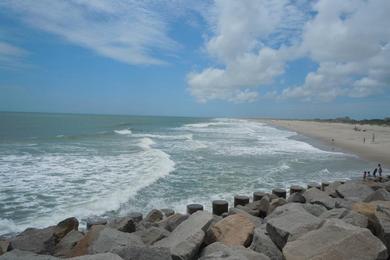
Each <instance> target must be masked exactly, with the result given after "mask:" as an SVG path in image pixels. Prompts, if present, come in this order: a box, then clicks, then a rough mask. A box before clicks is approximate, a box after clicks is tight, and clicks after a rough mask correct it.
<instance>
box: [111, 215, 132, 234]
mask: <svg viewBox="0 0 390 260" xmlns="http://www.w3.org/2000/svg"><path fill="white" fill-rule="evenodd" d="M107 226H108V227H110V228H114V229H116V230H119V231H122V232H126V233H133V232H135V230H136V224H135V221H134V220H133V218H132V217H130V216H127V217H121V218H115V219H112V220H110V222H109V223H108V225H107Z"/></svg>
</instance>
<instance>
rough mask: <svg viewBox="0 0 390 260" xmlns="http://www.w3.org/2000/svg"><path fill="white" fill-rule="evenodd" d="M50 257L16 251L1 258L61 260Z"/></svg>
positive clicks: (5, 259)
mask: <svg viewBox="0 0 390 260" xmlns="http://www.w3.org/2000/svg"><path fill="white" fill-rule="evenodd" d="M59 259H60V258H57V257H54V256H50V255H38V254H36V253H33V252H28V251H23V250H19V249H14V250H12V251H9V252H7V253H5V254H4V255H1V256H0V260H59Z"/></svg>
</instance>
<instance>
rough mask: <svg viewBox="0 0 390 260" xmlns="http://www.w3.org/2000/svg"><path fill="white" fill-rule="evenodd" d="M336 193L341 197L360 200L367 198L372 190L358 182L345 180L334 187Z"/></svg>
mask: <svg viewBox="0 0 390 260" xmlns="http://www.w3.org/2000/svg"><path fill="white" fill-rule="evenodd" d="M336 192H337V194H338V195H339V196H340V197H341V198H345V199H348V200H352V201H362V200H364V199H365V198H367V197H368V196H369V195H370V194H372V193H373V192H374V190H373V189H372V188H371V187H369V186H367V185H365V184H363V183H360V182H346V183H345V184H342V185H340V186H338V187H337V188H336Z"/></svg>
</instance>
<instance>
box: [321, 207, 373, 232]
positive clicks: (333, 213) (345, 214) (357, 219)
mask: <svg viewBox="0 0 390 260" xmlns="http://www.w3.org/2000/svg"><path fill="white" fill-rule="evenodd" d="M320 217H321V218H322V219H331V218H335V219H341V220H343V221H344V222H346V223H349V224H351V225H354V226H358V227H362V228H366V227H367V225H368V218H367V217H366V216H364V215H362V214H359V213H357V212H355V211H351V210H348V209H344V208H337V209H332V210H329V211H326V212H324V213H323V214H322V215H321V216H320Z"/></svg>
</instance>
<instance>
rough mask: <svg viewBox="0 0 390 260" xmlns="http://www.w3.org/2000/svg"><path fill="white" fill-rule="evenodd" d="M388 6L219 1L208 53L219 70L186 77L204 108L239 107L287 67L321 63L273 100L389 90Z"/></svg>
mask: <svg viewBox="0 0 390 260" xmlns="http://www.w3.org/2000/svg"><path fill="white" fill-rule="evenodd" d="M389 10H390V1H388V0H345V1H339V0H318V1H315V2H314V1H303V0H301V1H292V0H291V1H290V0H283V1H267V0H264V1H256V0H253V1H251V0H248V1H240V2H238V1H229V0H227V1H219V0H216V1H215V6H214V8H213V9H212V11H210V12H209V13H208V15H209V16H210V15H213V17H212V18H208V20H209V22H210V24H211V26H210V28H211V37H210V38H209V39H208V40H207V41H206V43H205V50H206V51H207V53H208V54H209V55H210V57H212V58H214V61H215V65H214V66H211V67H208V68H205V69H203V70H202V71H198V72H195V71H193V72H191V73H189V74H188V79H187V82H188V86H189V89H190V91H191V93H192V94H193V95H194V96H195V97H196V98H197V99H198V100H199V101H203V102H205V101H208V100H213V99H223V100H228V101H234V100H235V97H237V98H238V96H239V95H240V93H241V92H242V91H249V90H250V89H251V90H250V91H251V92H256V89H257V88H259V87H262V86H264V85H267V84H269V83H272V82H273V80H274V79H275V78H276V77H278V76H280V75H283V74H284V73H285V65H286V63H287V62H288V61H293V60H295V59H297V58H302V57H306V58H309V59H311V60H312V61H314V62H315V63H317V64H318V69H317V70H316V71H313V72H308V74H307V76H306V79H305V81H304V82H303V84H302V85H298V86H288V87H287V88H286V89H284V90H283V91H282V92H281V93H279V94H275V92H274V91H273V92H272V95H268V96H275V95H276V96H278V97H283V98H299V99H304V100H323V101H328V100H332V99H334V98H336V97H338V96H349V97H365V96H368V95H372V94H375V93H379V92H380V91H383V89H384V88H385V87H389V85H390V30H389V29H388V28H389V24H390V16H389V15H388V11H389Z"/></svg>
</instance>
